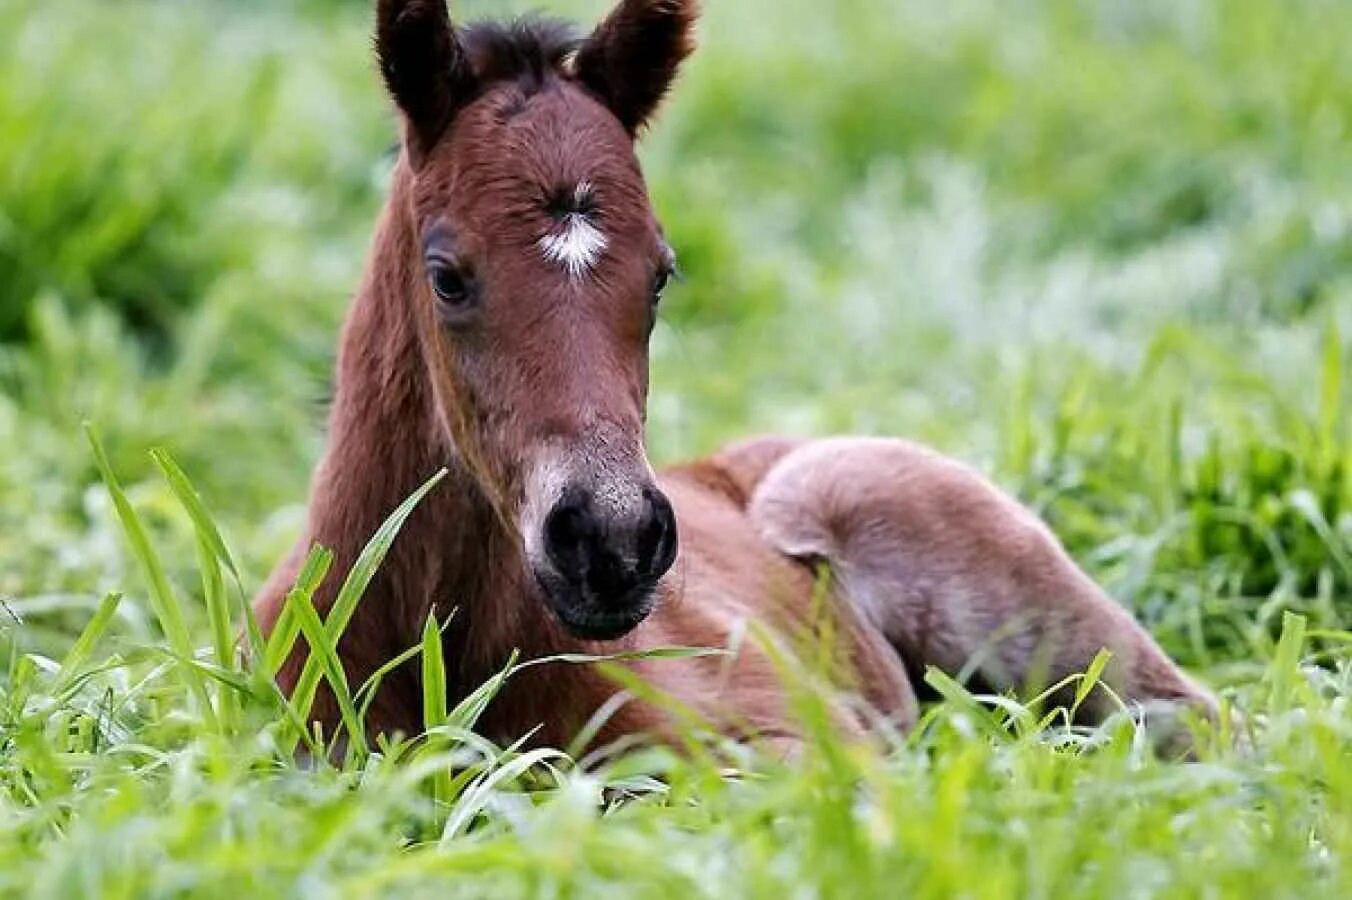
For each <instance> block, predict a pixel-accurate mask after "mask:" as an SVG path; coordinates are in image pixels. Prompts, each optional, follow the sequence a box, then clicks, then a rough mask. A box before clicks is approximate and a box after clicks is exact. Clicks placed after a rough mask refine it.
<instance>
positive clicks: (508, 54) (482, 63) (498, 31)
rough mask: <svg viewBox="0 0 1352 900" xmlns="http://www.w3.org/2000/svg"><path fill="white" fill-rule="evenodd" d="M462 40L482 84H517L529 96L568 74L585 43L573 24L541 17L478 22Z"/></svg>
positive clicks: (467, 28) (462, 34)
mask: <svg viewBox="0 0 1352 900" xmlns="http://www.w3.org/2000/svg"><path fill="white" fill-rule="evenodd" d="M460 40H461V43H462V44H463V46H464V48H465V51H466V53H467V54H468V56H469V60H470V66H471V68H472V69H473V71H474V75H475V77H476V78H477V79H478V80H479V81H480V82H481V83H483V84H487V83H490V82H501V81H515V82H516V83H517V86H518V87H520V88H521V90H522V92H523V93H526V94H531V93H534V92H535V91H538V90H539V89H540V88H541V87H543V85H544V83H545V81H546V80H547V79H548V78H549V77H550V76H551V75H565V74H567V68H566V67H567V65H568V60H569V59H570V58H571V57H572V55H573V54H574V52H575V51H576V50H577V49H578V46H579V45H580V44H581V42H582V41H581V38H580V37H579V35H578V32H577V29H576V28H575V27H574V26H573V25H572V23H570V22H565V21H563V20H562V19H554V18H549V17H546V16H538V15H528V16H524V17H522V18H518V19H512V20H508V21H487V22H475V23H472V24H470V25H466V26H465V27H464V28H462V29H461V30H460Z"/></svg>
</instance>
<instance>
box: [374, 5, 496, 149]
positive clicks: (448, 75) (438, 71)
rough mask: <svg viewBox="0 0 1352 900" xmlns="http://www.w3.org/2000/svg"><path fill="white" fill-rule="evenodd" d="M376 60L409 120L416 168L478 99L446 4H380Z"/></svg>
mask: <svg viewBox="0 0 1352 900" xmlns="http://www.w3.org/2000/svg"><path fill="white" fill-rule="evenodd" d="M376 58H377V59H378V60H379V61H380V74H381V75H383V76H384V78H385V85H386V87H388V88H389V91H390V94H391V96H393V97H394V102H395V103H397V104H399V108H400V109H401V110H403V112H404V117H405V118H406V119H407V120H408V131H407V136H406V139H405V140H406V143H407V144H408V145H409V146H408V151H409V156H410V158H411V159H412V160H413V162H414V164H415V165H416V164H417V163H419V162H420V161H421V159H422V158H423V157H424V156H425V155H426V154H427V153H428V151H430V150H431V149H432V147H433V145H435V144H436V142H437V139H438V138H440V137H441V134H442V132H444V131H445V130H446V126H447V125H449V124H450V122H451V118H452V116H454V115H455V111H456V109H457V108H459V107H460V106H461V105H463V104H464V103H466V102H468V101H469V99H470V98H471V97H472V96H473V94H474V73H473V71H472V69H471V67H470V63H469V58H468V56H467V55H466V53H465V49H464V47H462V46H461V44H460V40H459V38H458V37H456V33H455V29H454V28H452V27H451V18H450V15H449V14H448V13H447V12H446V0H379V2H378V3H377V5H376Z"/></svg>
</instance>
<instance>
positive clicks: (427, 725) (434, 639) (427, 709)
mask: <svg viewBox="0 0 1352 900" xmlns="http://www.w3.org/2000/svg"><path fill="white" fill-rule="evenodd" d="M422 688H423V729H424V730H428V729H432V728H438V727H440V726H442V725H445V724H446V660H445V657H444V655H443V648H442V644H441V629H440V628H438V627H437V617H436V613H435V611H434V612H432V613H429V614H428V616H427V621H426V622H425V623H424V624H423V637H422ZM429 740H430V741H431V742H432V743H433V744H440V743H441V742H440V741H439V740H437V739H435V738H431V739H429ZM452 796H453V795H452V794H451V770H450V769H449V768H447V769H444V770H442V771H440V772H437V773H436V774H435V775H433V776H432V802H433V803H435V804H436V806H437V809H442V808H444V807H445V806H446V805H447V804H449V803H450V802H451V797H452Z"/></svg>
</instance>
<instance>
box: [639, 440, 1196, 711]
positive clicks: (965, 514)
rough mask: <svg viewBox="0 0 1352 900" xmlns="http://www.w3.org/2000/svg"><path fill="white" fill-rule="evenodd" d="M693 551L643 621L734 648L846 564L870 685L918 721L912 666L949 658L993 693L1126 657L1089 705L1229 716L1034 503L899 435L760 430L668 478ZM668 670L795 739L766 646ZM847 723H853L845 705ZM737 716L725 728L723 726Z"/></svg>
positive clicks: (872, 695) (693, 695)
mask: <svg viewBox="0 0 1352 900" xmlns="http://www.w3.org/2000/svg"><path fill="white" fill-rule="evenodd" d="M662 483H663V488H664V489H665V490H666V491H667V492H668V494H669V496H670V497H671V499H672V501H673V503H674V504H675V507H676V511H677V518H678V521H679V524H680V529H681V545H682V549H681V554H680V557H679V558H678V562H677V565H676V567H675V569H674V570H673V571H672V573H670V575H669V576H668V590H667V597H666V599H665V600H664V601H663V602H662V603H661V604H659V606H658V609H657V610H656V611H655V612H654V614H653V616H652V618H651V619H650V621H649V622H648V623H645V625H644V626H642V627H641V628H640V629H639V632H638V635H637V636H639V638H640V640H641V642H642V643H643V644H647V645H651V644H652V643H654V642H655V641H670V642H673V643H686V644H688V643H692V642H695V643H706V644H708V645H712V646H721V645H723V644H724V643H726V641H727V636H728V635H729V634H736V633H738V630H739V628H741V627H742V623H744V622H746V621H748V620H756V619H760V620H768V623H769V625H770V627H772V628H776V627H777V628H784V627H786V626H787V627H788V628H790V629H792V628H794V627H796V626H801V625H805V624H810V622H809V619H810V618H811V616H810V610H811V607H812V602H813V591H814V577H813V571H814V569H815V568H816V564H818V563H825V564H827V565H828V566H829V568H830V571H831V576H832V579H833V581H834V590H833V592H832V594H833V596H834V597H835V598H836V599H837V603H836V606H835V609H834V613H835V614H836V615H837V616H838V634H839V635H840V636H841V637H842V639H843V641H844V644H845V650H846V651H847V654H848V656H849V657H850V658H851V660H852V661H853V663H854V666H853V668H854V677H855V684H854V687H855V689H856V690H857V692H858V694H859V695H860V696H861V697H862V699H864V700H865V701H867V704H868V706H870V707H871V708H872V709H873V710H875V711H876V712H878V713H880V714H882V715H884V716H886V717H887V718H888V719H890V720H891V721H892V722H893V723H895V724H896V725H897V726H899V727H900V728H902V729H903V730H904V729H905V728H906V727H908V726H909V725H911V724H912V723H913V722H914V719H915V709H916V700H915V694H914V693H913V691H912V688H911V684H910V682H909V680H908V676H907V669H909V670H911V671H917V670H920V669H923V668H924V667H926V666H935V667H937V668H939V669H941V670H943V671H945V672H947V673H949V674H952V675H957V674H959V673H962V674H964V675H971V676H974V677H976V678H978V679H979V680H980V681H981V682H982V683H984V684H985V685H987V686H989V687H990V688H992V689H995V690H999V691H1004V690H1025V689H1026V690H1036V689H1039V688H1042V687H1045V686H1047V685H1051V684H1055V683H1056V682H1058V681H1060V680H1061V679H1063V678H1066V677H1067V676H1070V675H1074V674H1076V673H1080V672H1083V671H1085V670H1086V669H1087V668H1088V667H1089V666H1090V664H1091V662H1092V661H1093V659H1094V657H1095V656H1096V655H1097V654H1098V653H1099V651H1100V650H1103V649H1106V650H1108V651H1109V652H1110V653H1111V660H1110V662H1109V664H1108V666H1107V667H1106V669H1105V670H1104V672H1103V674H1102V676H1101V681H1102V683H1103V685H1105V686H1106V687H1107V688H1109V689H1110V691H1111V692H1110V691H1109V690H1104V689H1102V688H1097V689H1095V690H1094V691H1093V692H1091V693H1090V694H1089V696H1088V698H1087V699H1086V700H1085V702H1084V704H1083V705H1082V706H1081V709H1080V711H1081V713H1082V714H1083V715H1085V716H1086V717H1087V718H1089V719H1101V718H1103V717H1104V716H1106V715H1107V714H1109V713H1111V712H1113V711H1114V710H1116V709H1118V708H1120V704H1121V703H1122V702H1125V703H1127V704H1129V705H1142V706H1145V705H1155V704H1158V703H1161V702H1162V703H1166V704H1171V705H1174V706H1183V707H1190V708H1193V709H1195V710H1196V711H1197V712H1198V713H1200V714H1201V715H1203V716H1207V717H1213V716H1214V715H1215V710H1216V704H1215V701H1214V699H1213V698H1212V696H1211V695H1210V694H1209V693H1208V692H1207V691H1206V690H1205V689H1204V688H1202V687H1200V686H1199V685H1197V684H1196V683H1194V682H1193V681H1192V680H1191V679H1189V678H1188V677H1187V676H1186V675H1185V674H1183V672H1182V671H1180V670H1179V668H1178V667H1177V666H1176V665H1175V664H1174V663H1173V662H1172V661H1171V660H1170V659H1169V658H1168V656H1166V655H1165V653H1164V652H1163V651H1162V650H1161V649H1160V648H1159V646H1158V645H1157V644H1156V643H1155V641H1154V640H1153V639H1152V638H1151V637H1150V635H1149V634H1148V633H1147V632H1146V631H1145V630H1144V629H1143V628H1142V627H1141V626H1140V625H1139V624H1137V623H1136V622H1135V621H1134V620H1133V619H1132V617H1131V616H1130V615H1129V614H1128V613H1127V612H1126V611H1125V610H1124V609H1123V608H1122V607H1120V606H1119V605H1118V604H1117V603H1116V602H1114V601H1113V600H1112V599H1111V598H1110V597H1108V596H1107V594H1106V593H1105V592H1104V591H1103V590H1102V589H1101V588H1099V586H1098V585H1097V584H1095V583H1094V582H1093V581H1092V580H1091V579H1090V578H1089V577H1088V576H1087V575H1085V574H1084V573H1083V572H1082V571H1081V570H1080V569H1079V568H1078V567H1077V566H1076V565H1075V563H1074V562H1073V561H1072V560H1071V558H1070V557H1069V555H1067V553H1066V552H1065V550H1064V549H1063V548H1062V547H1061V545H1060V543H1059V542H1058V541H1057V539H1056V538H1055V537H1054V536H1053V535H1052V533H1051V532H1050V531H1049V530H1048V529H1047V527H1046V526H1045V525H1043V523H1042V522H1040V521H1039V520H1038V519H1037V518H1036V517H1035V516H1034V515H1033V514H1032V513H1031V512H1029V511H1028V510H1026V509H1025V508H1023V507H1022V506H1021V505H1019V504H1018V503H1017V502H1016V501H1014V500H1013V499H1012V498H1010V497H1009V496H1007V495H1006V494H1004V493H1003V492H1001V491H1000V490H998V489H997V488H996V487H995V486H994V485H992V484H991V483H990V482H989V481H988V480H987V479H985V478H984V477H982V476H981V475H979V474H978V473H976V472H975V471H974V470H972V469H970V468H968V467H967V466H964V465H962V464H960V463H957V462H955V461H953V460H951V459H948V458H946V457H943V456H941V455H939V454H938V453H936V452H934V451H932V450H929V449H926V448H924V447H921V446H918V445H916V444H913V443H910V442H907V441H902V440H894V439H883V438H831V439H822V440H815V441H793V440H788V439H780V438H760V439H755V440H751V441H748V442H745V443H742V444H737V445H734V446H732V447H729V448H727V449H726V450H724V451H723V452H721V453H719V454H716V455H715V456H713V457H711V458H710V459H709V460H706V461H703V462H700V463H695V464H691V465H688V466H682V467H677V468H674V469H671V470H669V471H668V472H666V473H665V474H664V477H663V479H662ZM701 665H702V666H703V669H702V673H697V672H696V671H695V670H694V669H692V668H690V667H689V665H688V664H687V665H682V666H680V667H679V668H680V669H682V670H684V671H685V672H686V673H687V676H688V677H682V676H681V675H680V674H677V672H676V671H674V670H672V669H667V668H665V667H664V666H663V665H662V663H661V662H654V663H653V666H652V668H651V669H649V668H648V667H646V666H645V667H644V668H645V669H647V670H648V671H649V672H650V673H651V675H652V676H653V677H654V678H655V679H657V680H658V681H659V683H661V684H662V686H663V687H665V688H668V689H669V690H670V691H671V692H672V693H674V694H676V695H677V697H679V698H680V699H683V700H686V701H687V702H689V703H690V704H691V705H693V706H695V707H696V708H699V709H700V710H701V711H702V712H705V713H707V714H709V715H710V716H711V718H713V719H714V720H715V721H719V720H722V719H724V718H725V717H726V716H728V715H737V716H740V718H741V719H742V721H743V722H744V723H745V724H746V725H747V726H749V727H751V728H752V729H755V730H757V731H758V732H759V733H761V734H762V735H765V734H769V735H771V736H772V737H784V736H787V735H791V734H792V732H793V730H794V727H793V724H792V721H791V719H792V717H791V715H789V714H788V713H787V711H786V709H785V703H786V701H785V699H784V688H783V685H782V684H777V683H775V678H776V673H775V672H774V671H773V670H772V669H771V667H769V666H768V665H767V664H766V663H765V660H764V658H763V656H762V655H760V654H757V653H756V652H754V651H744V652H742V653H741V654H739V656H738V658H737V660H736V661H734V662H732V663H725V664H723V668H722V670H721V671H722V673H723V677H722V678H721V679H720V680H718V681H716V682H715V681H712V680H711V676H712V673H713V672H715V671H718V665H719V664H717V663H713V662H704V663H701ZM841 720H842V722H843V723H844V724H845V726H846V727H854V725H855V724H858V720H855V721H854V722H851V719H850V717H849V716H842V717H841ZM724 727H725V728H726V727H727V726H726V725H725V726H724Z"/></svg>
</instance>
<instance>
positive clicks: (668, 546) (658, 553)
mask: <svg viewBox="0 0 1352 900" xmlns="http://www.w3.org/2000/svg"><path fill="white" fill-rule="evenodd" d="M643 498H644V500H645V501H647V506H648V510H647V513H648V514H647V516H646V517H645V519H644V522H643V525H642V526H641V528H640V530H639V534H638V546H637V551H638V559H637V562H638V571H639V573H640V574H642V575H644V576H646V577H647V578H650V579H657V578H660V577H661V576H662V575H663V574H665V573H666V571H667V569H669V568H671V564H672V562H673V561H674V560H675V558H676V515H675V513H674V512H673V511H672V509H671V502H670V501H668V500H667V498H666V497H665V496H663V495H662V494H661V493H660V492H659V491H655V490H645V491H644V492H643Z"/></svg>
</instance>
